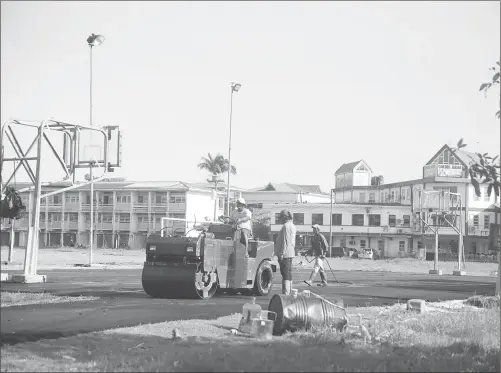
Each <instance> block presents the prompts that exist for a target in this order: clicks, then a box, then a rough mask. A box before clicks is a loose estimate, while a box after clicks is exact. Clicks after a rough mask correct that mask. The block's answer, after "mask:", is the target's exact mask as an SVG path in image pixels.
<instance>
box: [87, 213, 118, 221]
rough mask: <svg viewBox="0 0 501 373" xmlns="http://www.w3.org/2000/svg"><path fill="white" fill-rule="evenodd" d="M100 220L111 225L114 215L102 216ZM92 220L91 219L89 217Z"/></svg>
mask: <svg viewBox="0 0 501 373" xmlns="http://www.w3.org/2000/svg"><path fill="white" fill-rule="evenodd" d="M99 217H100V219H99V221H100V222H101V223H111V222H112V221H113V215H111V214H100V216H99ZM89 220H90V217H89Z"/></svg>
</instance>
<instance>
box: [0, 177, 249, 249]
mask: <svg viewBox="0 0 501 373" xmlns="http://www.w3.org/2000/svg"><path fill="white" fill-rule="evenodd" d="M30 186H31V184H28V183H19V182H18V183H16V188H17V189H18V190H22V189H23V188H25V187H30ZM68 186H69V184H68V183H59V184H57V185H51V186H45V187H43V188H42V193H47V192H51V191H56V190H59V189H62V188H65V187H68ZM20 194H21V198H22V200H23V203H24V205H25V206H26V208H27V211H26V213H25V214H24V216H23V218H22V219H19V220H15V221H14V222H13V224H14V245H15V246H19V247H24V246H26V242H27V238H28V225H29V221H30V220H29V219H31V217H32V215H31V203H32V198H33V191H26V192H21V193H20ZM239 196H240V192H238V191H235V190H233V194H232V198H233V199H234V198H237V197H239ZM93 204H94V232H95V238H94V242H95V243H96V246H97V247H98V248H101V247H107V248H119V247H130V248H143V247H144V244H145V242H146V238H147V236H148V235H150V234H152V233H159V231H160V229H161V218H162V217H170V218H173V219H176V218H177V219H187V220H189V221H190V224H191V222H195V221H202V220H205V219H206V218H207V217H209V219H212V218H213V216H214V213H216V215H217V216H220V215H223V214H224V210H223V208H224V207H225V193H224V191H218V192H217V193H215V191H214V189H213V188H212V189H211V188H210V185H207V184H195V183H186V182H181V181H170V182H169V181H167V182H125V181H124V182H96V183H95V184H94V201H93ZM90 206H91V196H90V186H89V185H86V186H82V187H80V188H77V189H73V190H69V191H65V192H61V194H55V195H52V196H49V197H47V198H44V199H42V202H41V207H40V238H39V240H40V242H39V244H40V246H42V247H51V246H55V247H58V246H59V247H60V246H71V245H73V244H75V245H78V244H80V245H88V244H89V239H90ZM173 224H174V225H173V229H176V228H181V229H180V230H179V232H181V231H182V230H185V227H186V224H185V223H184V222H182V221H180V222H175V221H174V223H173ZM9 231H10V222H9V221H8V220H4V221H3V222H2V245H7V244H8V242H9V235H8V233H9Z"/></svg>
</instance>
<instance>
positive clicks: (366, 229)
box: [271, 224, 411, 236]
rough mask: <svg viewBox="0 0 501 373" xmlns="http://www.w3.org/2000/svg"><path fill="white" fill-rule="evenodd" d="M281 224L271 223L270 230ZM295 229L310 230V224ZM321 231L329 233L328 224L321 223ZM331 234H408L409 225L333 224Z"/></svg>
mask: <svg viewBox="0 0 501 373" xmlns="http://www.w3.org/2000/svg"><path fill="white" fill-rule="evenodd" d="M281 227H282V225H278V224H272V227H271V229H272V231H279V230H280V228H281ZM296 229H297V230H298V231H301V232H304V231H307V232H309V231H311V225H310V224H304V225H296ZM320 231H321V233H323V234H324V235H325V234H329V232H330V227H329V225H323V226H321V227H320ZM332 233H333V234H337V235H338V234H345V235H353V236H355V235H367V234H410V233H411V227H386V226H379V227H370V226H367V225H363V226H359V225H333V226H332Z"/></svg>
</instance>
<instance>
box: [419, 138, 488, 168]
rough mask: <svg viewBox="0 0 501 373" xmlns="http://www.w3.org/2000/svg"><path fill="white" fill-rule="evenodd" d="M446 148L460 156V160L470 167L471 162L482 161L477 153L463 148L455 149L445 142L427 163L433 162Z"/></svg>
mask: <svg viewBox="0 0 501 373" xmlns="http://www.w3.org/2000/svg"><path fill="white" fill-rule="evenodd" d="M445 149H448V150H449V151H450V152H451V153H453V154H454V155H455V156H456V157H457V158H458V160H459V161H460V162H461V163H463V166H465V167H469V166H470V163H472V162H475V163H479V162H480V158H479V157H478V155H477V154H476V153H472V152H468V151H466V150H463V149H458V150H456V151H453V150H452V148H451V147H450V146H449V145H447V144H445V145H443V146H442V147H441V148H440V149H439V150H438V151H437V152H436V153H435V155H434V156H433V157H431V158H430V160H429V161H428V162H426V164H427V165H429V164H431V163H432V162H433V161H434V160H435V159H436V158H437V157H438V156H439V155H440V154H441V153H442V152H443V151H444V150H445Z"/></svg>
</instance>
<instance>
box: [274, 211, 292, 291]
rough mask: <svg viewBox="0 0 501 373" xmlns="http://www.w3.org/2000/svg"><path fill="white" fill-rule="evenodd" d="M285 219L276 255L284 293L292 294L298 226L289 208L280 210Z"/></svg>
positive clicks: (276, 247)
mask: <svg viewBox="0 0 501 373" xmlns="http://www.w3.org/2000/svg"><path fill="white" fill-rule="evenodd" d="M280 218H281V219H282V220H283V221H284V225H282V229H280V232H279V233H278V237H277V242H276V243H275V255H276V256H277V258H278V264H279V265H280V273H281V274H282V294H285V295H290V293H291V290H292V258H294V257H295V256H296V251H295V250H294V247H295V246H296V226H295V225H294V224H293V223H292V214H291V213H290V211H288V210H282V211H281V212H280Z"/></svg>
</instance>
